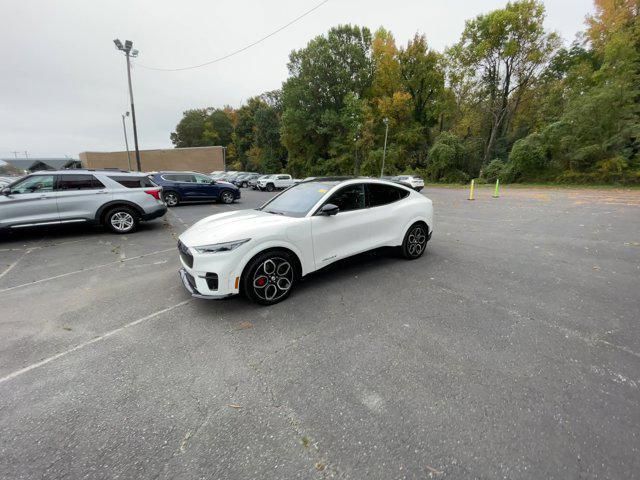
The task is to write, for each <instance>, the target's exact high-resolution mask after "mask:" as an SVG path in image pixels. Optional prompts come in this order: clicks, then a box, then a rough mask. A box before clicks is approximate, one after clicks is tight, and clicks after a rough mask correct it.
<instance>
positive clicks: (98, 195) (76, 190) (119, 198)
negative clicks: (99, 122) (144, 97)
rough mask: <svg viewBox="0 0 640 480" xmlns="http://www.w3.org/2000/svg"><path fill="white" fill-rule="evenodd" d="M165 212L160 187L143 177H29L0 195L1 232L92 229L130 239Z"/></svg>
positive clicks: (75, 173)
mask: <svg viewBox="0 0 640 480" xmlns="http://www.w3.org/2000/svg"><path fill="white" fill-rule="evenodd" d="M166 212H167V206H166V205H165V203H164V201H163V200H162V187H160V186H158V185H156V184H155V183H154V182H152V181H151V180H150V179H149V178H148V177H147V176H146V174H143V173H134V172H123V171H120V170H75V169H74V170H60V171H43V172H36V173H32V174H30V175H27V176H26V177H24V178H21V179H20V180H18V181H16V182H13V183H12V184H10V185H8V186H6V187H4V188H2V190H0V230H15V229H18V228H24V227H35V226H45V225H59V224H67V223H94V224H100V225H104V226H106V227H107V228H108V229H110V230H111V231H112V232H114V233H130V232H132V231H133V230H135V228H136V227H137V226H138V223H139V222H140V221H142V220H151V219H154V218H157V217H161V216H162V215H164V214H165V213H166Z"/></svg>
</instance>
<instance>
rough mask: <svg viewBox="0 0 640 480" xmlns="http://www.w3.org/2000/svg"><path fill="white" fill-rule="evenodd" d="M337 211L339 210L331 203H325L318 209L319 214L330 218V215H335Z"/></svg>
mask: <svg viewBox="0 0 640 480" xmlns="http://www.w3.org/2000/svg"><path fill="white" fill-rule="evenodd" d="M339 211H340V209H339V208H338V206H337V205H334V204H333V203H327V204H326V205H323V206H322V208H321V209H320V214H321V215H325V216H327V217H331V216H332V215H336V214H337V213H338V212H339Z"/></svg>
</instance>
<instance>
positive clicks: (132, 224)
mask: <svg viewBox="0 0 640 480" xmlns="http://www.w3.org/2000/svg"><path fill="white" fill-rule="evenodd" d="M105 225H106V226H107V228H108V229H109V230H111V231H112V232H113V233H118V234H123V233H131V232H133V231H134V230H135V229H136V228H137V227H138V215H137V214H136V212H134V211H133V210H132V209H131V208H129V207H116V208H113V209H111V210H109V212H108V213H107V215H106V216H105Z"/></svg>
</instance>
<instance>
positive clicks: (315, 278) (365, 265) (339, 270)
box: [196, 247, 428, 319]
mask: <svg viewBox="0 0 640 480" xmlns="http://www.w3.org/2000/svg"><path fill="white" fill-rule="evenodd" d="M427 254H428V250H427ZM418 261H419V260H418ZM397 262H407V263H410V262H408V261H407V260H405V259H404V258H402V257H401V256H400V255H399V253H398V251H397V249H395V248H388V247H387V248H379V249H376V250H371V251H368V252H364V253H361V254H358V255H354V256H353V257H349V258H346V259H343V260H339V261H337V262H335V263H332V264H331V265H327V266H326V267H324V268H322V269H320V270H318V271H316V272H313V273H310V274H308V275H306V276H305V277H304V278H303V279H302V280H301V281H300V282H299V283H298V284H297V285H296V287H295V289H294V290H293V291H292V292H291V296H290V297H289V298H287V299H286V300H284V301H282V302H280V303H277V304H275V305H273V306H270V307H264V306H262V305H258V304H256V303H253V302H252V301H250V300H249V299H247V298H245V297H243V296H242V295H234V296H232V297H228V298H224V299H221V300H215V301H210V300H202V301H201V302H197V303H196V304H197V307H196V308H197V309H198V310H199V311H201V312H202V313H203V314H204V315H206V314H211V313H212V307H213V309H223V310H224V312H225V314H230V315H231V316H232V317H233V316H234V315H237V314H240V315H242V314H252V315H253V314H255V313H257V312H260V311H262V310H263V309H265V308H274V309H278V308H281V307H284V308H286V306H287V305H290V303H291V302H296V301H302V302H304V301H305V297H306V296H308V295H316V293H317V292H319V291H322V290H323V288H325V287H329V286H333V287H336V285H337V286H338V288H341V287H340V285H341V284H344V289H347V288H348V285H349V284H350V283H351V282H352V280H353V278H354V277H356V276H357V277H359V278H361V279H363V280H364V281H366V280H367V278H371V279H372V280H373V279H377V278H380V273H381V271H383V270H384V269H385V268H387V267H389V266H391V265H393V264H395V263H397ZM411 263H412V262H411ZM236 319H237V318H236Z"/></svg>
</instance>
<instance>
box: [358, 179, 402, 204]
mask: <svg viewBox="0 0 640 480" xmlns="http://www.w3.org/2000/svg"><path fill="white" fill-rule="evenodd" d="M367 188H368V190H369V206H370V207H379V206H380V205H387V204H389V203H393V202H396V201H398V200H400V199H401V198H404V197H406V196H407V195H409V192H408V191H406V190H404V189H403V188H397V187H393V186H391V185H383V184H381V183H370V184H368V185H367Z"/></svg>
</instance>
